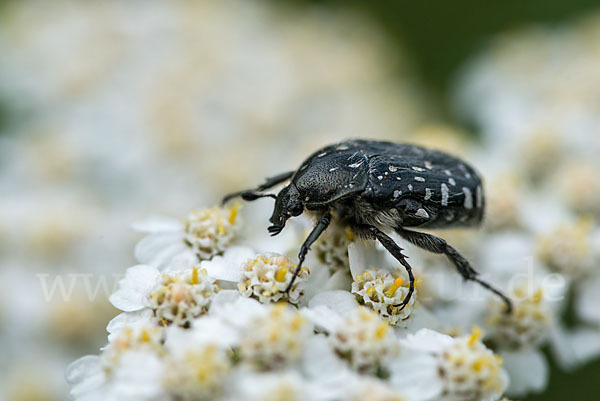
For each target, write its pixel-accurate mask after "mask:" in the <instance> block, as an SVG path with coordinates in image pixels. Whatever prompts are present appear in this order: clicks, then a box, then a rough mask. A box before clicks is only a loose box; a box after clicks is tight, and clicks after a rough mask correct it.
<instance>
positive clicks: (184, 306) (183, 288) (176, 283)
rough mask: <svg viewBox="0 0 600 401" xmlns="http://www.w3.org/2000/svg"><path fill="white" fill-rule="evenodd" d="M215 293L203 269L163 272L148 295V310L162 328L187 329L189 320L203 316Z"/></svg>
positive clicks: (216, 289)
mask: <svg viewBox="0 0 600 401" xmlns="http://www.w3.org/2000/svg"><path fill="white" fill-rule="evenodd" d="M218 290H219V287H218V286H217V285H215V284H213V282H212V280H210V279H209V278H208V277H207V276H206V270H203V269H200V268H198V267H194V268H192V269H191V270H187V271H184V272H182V273H173V274H168V273H163V274H162V276H161V278H160V280H159V282H158V283H157V284H156V286H155V287H154V288H153V289H152V291H151V293H150V296H149V303H148V307H149V308H151V309H152V310H153V311H154V314H155V316H156V318H157V319H158V322H159V324H161V325H168V324H171V323H174V324H176V325H178V326H189V324H190V322H191V320H192V319H195V318H197V317H199V316H200V315H202V314H204V313H206V311H207V310H208V307H209V305H210V302H211V299H212V297H213V296H214V294H216V293H217V291H218Z"/></svg>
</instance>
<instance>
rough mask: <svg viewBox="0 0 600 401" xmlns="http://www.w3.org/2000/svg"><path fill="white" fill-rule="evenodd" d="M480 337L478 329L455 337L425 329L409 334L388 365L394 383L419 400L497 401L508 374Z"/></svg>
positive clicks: (401, 341)
mask: <svg viewBox="0 0 600 401" xmlns="http://www.w3.org/2000/svg"><path fill="white" fill-rule="evenodd" d="M481 336H482V333H481V331H480V330H479V329H477V328H476V329H474V331H473V333H472V334H470V335H466V336H461V337H458V338H452V337H450V336H446V335H443V334H439V333H436V332H434V331H431V330H428V329H422V330H419V331H418V332H417V333H416V334H412V335H408V337H407V338H406V339H404V340H400V343H401V345H402V354H401V356H400V358H399V359H398V360H397V361H395V362H394V363H393V365H392V368H391V372H392V375H391V381H392V383H393V385H394V386H396V387H398V388H400V389H402V390H404V391H405V392H406V394H408V395H409V396H411V397H412V398H414V399H419V400H441V401H446V400H447V401H459V400H460V401H475V400H490V401H491V400H497V399H498V398H499V397H500V396H501V394H502V393H503V392H504V389H505V388H506V386H507V384H508V376H507V374H506V372H505V371H504V370H503V369H502V367H501V365H502V360H501V358H500V357H499V356H498V355H496V354H494V353H493V352H492V351H491V350H489V349H488V348H486V347H485V345H483V343H482V342H481Z"/></svg>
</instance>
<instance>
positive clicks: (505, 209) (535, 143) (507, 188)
mask: <svg viewBox="0 0 600 401" xmlns="http://www.w3.org/2000/svg"><path fill="white" fill-rule="evenodd" d="M599 35H600V14H598V13H595V14H590V15H588V16H587V17H585V18H583V19H579V20H576V21H574V22H573V23H572V24H571V25H570V26H567V27H561V28H550V27H530V28H529V29H526V30H521V31H518V32H514V33H511V34H508V35H504V36H503V37H500V38H498V40H496V42H495V43H494V44H493V46H491V47H490V49H489V50H488V51H486V52H485V53H483V54H481V55H480V56H479V57H478V58H477V59H475V60H474V61H473V62H472V63H471V65H470V66H469V67H468V68H467V69H466V70H465V71H464V74H463V75H462V77H461V79H460V81H459V85H458V87H457V89H458V90H457V103H458V105H459V106H460V108H461V110H462V111H463V113H464V115H465V116H466V117H468V118H470V119H471V120H472V121H473V122H474V123H475V124H476V125H477V126H478V127H480V128H481V133H482V134H483V143H482V144H483V146H482V149H480V150H479V151H478V152H477V153H476V154H474V155H473V159H474V160H475V161H476V160H479V161H478V162H477V163H476V165H477V166H478V167H480V168H481V170H482V173H483V176H484V177H485V178H486V179H487V206H488V209H487V221H486V225H485V228H486V230H485V238H483V242H480V244H481V245H484V247H483V249H482V252H481V264H482V266H484V267H486V268H487V269H488V271H489V273H490V274H491V275H493V276H495V277H496V279H497V280H500V281H501V282H504V283H505V287H504V289H505V290H506V291H507V292H509V293H510V294H511V296H512V298H513V299H515V311H514V313H513V314H512V315H510V316H506V315H503V314H502V313H501V311H500V306H501V305H500V304H495V303H494V302H492V303H490V304H489V306H488V308H487V310H486V312H485V315H486V318H485V319H484V320H485V322H484V327H486V332H487V334H488V336H489V337H488V339H489V341H490V344H493V345H494V347H495V349H496V350H498V352H499V353H500V355H502V356H503V357H504V360H505V366H506V368H507V370H508V371H509V373H511V384H510V390H511V392H512V393H513V394H518V395H522V394H526V393H527V392H530V391H541V390H542V389H544V388H545V387H546V384H547V380H548V363H547V362H546V356H544V355H543V354H541V353H540V352H539V351H538V349H539V346H540V345H543V344H548V345H549V346H550V349H551V350H552V352H551V354H552V357H553V358H554V359H555V360H556V362H557V364H558V365H559V366H561V367H562V368H563V369H571V368H573V367H577V366H580V365H582V364H583V363H584V362H586V361H589V360H591V359H595V358H598V357H599V356H600V313H598V311H599V308H598V305H600V176H599V172H600V163H599V159H598V154H600V130H599V127H600V117H599V116H600V106H599V105H600V70H599V69H598V68H595V67H594V66H595V65H598V63H599V62H600V57H599V55H600V52H599V50H600V47H599V43H600V42H598V40H597V38H598V37H599ZM566 321H568V322H569V324H568V325H567V324H565V322H566ZM528 371H529V372H530V373H528ZM513 372H514V374H513ZM531 372H536V373H535V374H534V373H531Z"/></svg>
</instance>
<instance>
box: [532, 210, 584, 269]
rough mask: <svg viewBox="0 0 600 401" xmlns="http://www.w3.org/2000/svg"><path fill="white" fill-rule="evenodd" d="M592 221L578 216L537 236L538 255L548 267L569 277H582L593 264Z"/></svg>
mask: <svg viewBox="0 0 600 401" xmlns="http://www.w3.org/2000/svg"><path fill="white" fill-rule="evenodd" d="M592 228H593V226H592V222H591V221H589V220H586V219H579V220H578V221H577V222H575V223H573V224H570V225H567V224H563V225H559V226H558V227H556V228H555V229H554V230H553V231H552V232H550V233H546V234H542V235H540V236H539V238H538V249H537V251H538V256H539V258H540V260H541V261H542V262H544V263H545V264H546V265H547V266H548V267H549V268H550V269H551V270H553V271H556V272H558V273H563V274H566V275H568V276H571V277H581V276H585V275H587V274H589V273H590V271H591V270H593V268H594V266H595V259H594V256H595V250H594V249H593V246H592V241H591V239H592V236H591V234H592Z"/></svg>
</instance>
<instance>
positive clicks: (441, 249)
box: [396, 228, 512, 313]
mask: <svg viewBox="0 0 600 401" xmlns="http://www.w3.org/2000/svg"><path fill="white" fill-rule="evenodd" d="M396 232H397V233H398V234H400V236H401V237H402V238H404V239H405V240H407V241H408V242H410V243H411V244H413V245H415V246H418V247H419V248H423V249H425V250H426V251H429V252H433V253H439V254H444V255H446V257H448V259H450V261H451V262H452V263H453V264H454V266H456V269H457V270H458V272H459V273H460V274H461V275H462V276H463V278H464V279H465V280H471V281H475V282H476V283H479V285H481V286H482V287H484V288H486V289H487V290H489V291H491V292H493V293H494V294H496V295H498V296H499V297H500V298H502V300H503V301H504V303H505V304H506V311H507V313H510V312H512V302H511V300H510V299H509V298H508V297H507V296H506V295H504V294H503V293H502V292H501V291H500V290H498V289H496V288H494V287H492V285H491V284H489V283H487V282H486V281H484V280H482V279H481V278H479V273H478V272H477V270H475V269H473V267H471V264H470V263H469V261H468V260H467V259H465V258H464V257H463V256H462V255H461V254H460V253H458V251H457V250H456V249H454V248H453V247H451V246H450V245H448V243H447V242H446V240H445V239H443V238H440V237H436V236H435V235H431V234H426V233H420V232H417V231H410V230H405V229H403V228H398V229H396Z"/></svg>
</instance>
